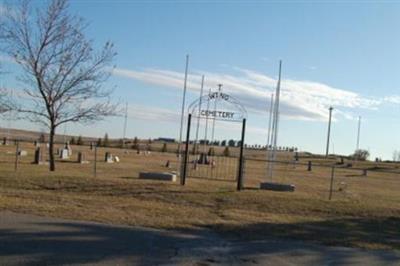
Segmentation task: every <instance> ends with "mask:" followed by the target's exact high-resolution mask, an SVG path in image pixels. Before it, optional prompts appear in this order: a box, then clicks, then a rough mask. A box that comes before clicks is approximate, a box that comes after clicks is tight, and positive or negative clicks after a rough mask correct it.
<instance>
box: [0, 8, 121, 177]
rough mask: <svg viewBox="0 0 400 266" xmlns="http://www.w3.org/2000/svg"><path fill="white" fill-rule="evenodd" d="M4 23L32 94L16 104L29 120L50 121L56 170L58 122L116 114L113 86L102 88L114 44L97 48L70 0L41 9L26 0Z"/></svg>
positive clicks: (1, 32)
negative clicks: (75, 13)
mask: <svg viewBox="0 0 400 266" xmlns="http://www.w3.org/2000/svg"><path fill="white" fill-rule="evenodd" d="M32 14H35V15H32ZM0 23H2V25H1V29H0V38H2V39H3V40H4V42H3V43H4V45H3V47H2V48H3V49H4V50H5V51H6V52H7V53H8V54H9V55H10V56H12V57H13V58H14V60H15V61H16V62H17V63H18V64H19V65H20V66H21V67H22V70H23V74H22V75H21V76H20V77H19V80H20V81H21V82H22V83H23V84H24V86H25V88H24V92H25V94H26V95H27V96H28V97H30V99H31V101H29V103H25V102H24V103H20V104H18V106H15V107H14V108H15V110H17V111H18V112H19V113H21V114H24V116H25V115H26V118H27V119H29V120H30V121H33V122H36V123H41V124H44V125H46V126H48V128H49V130H50V145H49V146H50V147H51V148H50V149H51V151H50V170H54V169H55V166H54V158H52V153H53V151H52V149H53V143H52V142H53V137H54V134H55V131H56V128H57V127H58V126H59V125H61V124H64V123H67V122H80V123H88V122H93V121H98V120H101V119H103V118H105V117H107V116H111V115H115V112H116V105H115V104H112V103H111V102H110V95H111V93H112V90H109V89H103V87H102V85H103V84H104V82H105V81H106V80H107V78H108V77H109V71H108V69H109V66H110V65H111V63H112V60H113V58H114V57H115V55H116V53H115V52H114V48H113V44H112V43H110V42H107V43H106V44H105V45H104V46H103V47H102V49H101V50H100V51H98V52H95V51H94V49H93V43H92V41H91V40H88V39H87V38H86V37H85V35H84V29H85V28H86V27H87V24H86V23H85V22H84V21H83V20H82V19H81V18H79V17H76V16H72V15H70V14H69V12H68V1H67V0H53V1H51V2H50V3H49V4H48V6H47V8H45V9H42V10H36V12H32V7H31V5H30V1H28V0H23V1H21V2H20V4H19V5H18V6H17V7H16V9H15V10H14V12H12V14H11V13H10V14H5V18H4V20H3V21H2V22H0Z"/></svg>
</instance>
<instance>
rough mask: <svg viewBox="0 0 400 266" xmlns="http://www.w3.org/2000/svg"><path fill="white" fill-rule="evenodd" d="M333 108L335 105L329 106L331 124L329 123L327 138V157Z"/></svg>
mask: <svg viewBox="0 0 400 266" xmlns="http://www.w3.org/2000/svg"><path fill="white" fill-rule="evenodd" d="M332 110H333V107H332V106H331V107H329V124H328V138H327V140H326V157H328V155H329V139H330V137H331V122H332Z"/></svg>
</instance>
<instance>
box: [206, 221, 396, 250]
mask: <svg viewBox="0 0 400 266" xmlns="http://www.w3.org/2000/svg"><path fill="white" fill-rule="evenodd" d="M213 229H214V230H216V231H218V232H220V233H221V234H223V235H224V236H226V237H228V238H232V239H252V240H254V239H265V238H268V237H278V238H281V239H291V240H305V241H313V242H316V243H322V244H326V245H333V246H351V247H362V248H374V249H397V250H400V218H399V217H381V218H348V219H345V218H343V219H329V220H324V221H319V222H305V223H291V224H277V223H258V224H250V225H246V226H229V225H216V226H215V227H214V228H213Z"/></svg>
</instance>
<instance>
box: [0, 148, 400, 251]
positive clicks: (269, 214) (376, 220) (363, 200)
mask: <svg viewBox="0 0 400 266" xmlns="http://www.w3.org/2000/svg"><path fill="white" fill-rule="evenodd" d="M22 148H23V149H24V150H27V151H28V153H29V154H28V156H26V157H21V158H20V163H19V165H18V171H16V172H15V171H14V158H15V146H13V145H9V146H0V210H11V211H15V212H21V213H30V214H38V215H46V216H54V217H61V218H70V219H79V220H89V221H99V222H105V223H113V224H127V225H140V226H148V227H154V228H164V229H171V230H204V229H213V230H216V231H217V232H219V233H221V234H222V235H223V236H226V237H227V238H233V239H263V238H269V237H284V238H291V239H301V240H309V241H316V242H321V243H324V244H330V245H345V246H356V247H362V248H368V249H400V192H399V191H400V174H398V173H397V165H395V164H391V165H383V164H380V165H376V164H375V163H371V162H359V163H357V162H353V167H352V168H340V167H338V168H337V169H336V170H335V179H334V182H333V197H332V200H328V195H329V187H330V174H331V168H329V167H325V166H328V165H331V164H332V163H334V161H335V159H331V160H325V159H321V158H311V159H310V158H302V159H301V160H300V162H299V164H298V165H294V164H293V163H290V164H278V165H277V166H276V167H275V169H276V171H275V172H274V177H273V181H276V182H284V183H290V184H294V185H295V186H296V191H295V192H293V193H284V192H272V191H264V190H259V189H258V185H259V183H260V181H266V177H265V172H266V170H265V169H266V164H265V162H263V161H260V160H248V161H247V162H246V168H245V187H246V189H245V190H244V191H241V192H237V191H235V188H236V185H235V183H234V182H225V181H224V182H217V181H212V180H202V179H194V178H188V179H187V185H186V186H184V187H182V186H180V185H179V184H178V183H169V182H158V181H146V180H140V179H138V178H137V177H138V173H139V171H171V170H175V169H176V167H177V158H176V156H175V155H174V154H172V153H157V152H152V153H151V154H149V155H138V154H136V152H135V151H133V150H127V152H124V150H122V149H105V148H100V149H99V151H98V163H97V166H98V171H97V177H96V178H95V177H94V176H93V152H92V151H90V150H89V148H88V147H86V146H73V153H74V154H73V157H72V158H71V160H68V161H64V162H58V163H57V171H56V172H55V173H50V172H49V171H48V166H46V165H32V164H31V162H32V161H33V149H34V147H33V145H32V144H30V143H25V144H23V145H22ZM79 150H82V151H84V152H85V153H86V157H87V160H89V161H90V163H89V164H82V165H81V164H77V163H75V162H74V161H76V156H77V151H79ZM105 151H110V152H111V153H113V154H114V155H118V156H119V157H120V159H121V162H120V163H113V164H106V163H104V162H103V158H104V153H105ZM246 157H248V158H250V157H251V158H253V159H257V158H258V159H260V158H265V151H264V153H263V152H261V151H247V152H246ZM279 159H280V160H286V161H292V155H290V154H287V153H282V154H280V157H279ZM167 160H170V161H171V167H172V169H167V168H166V167H165V163H166V161H167ZM308 160H312V161H313V163H314V164H315V165H317V164H321V165H325V166H314V167H313V170H312V171H311V172H309V171H307V167H306V166H305V165H302V164H303V163H304V164H305V163H306V162H307V161H308ZM300 164H301V165H300ZM217 167H219V166H218V165H217ZM221 167H222V166H221ZM373 167H375V168H377V169H378V168H380V169H381V168H387V170H388V171H389V172H388V173H383V172H377V171H369V172H368V175H367V176H363V175H362V171H361V170H360V169H362V168H373ZM354 168H356V169H354ZM223 171H227V170H226V169H225V168H221V169H219V173H223ZM230 171H231V170H230Z"/></svg>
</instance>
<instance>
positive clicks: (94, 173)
mask: <svg viewBox="0 0 400 266" xmlns="http://www.w3.org/2000/svg"><path fill="white" fill-rule="evenodd" d="M93 175H94V177H96V176H97V144H96V145H94V164H93Z"/></svg>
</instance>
